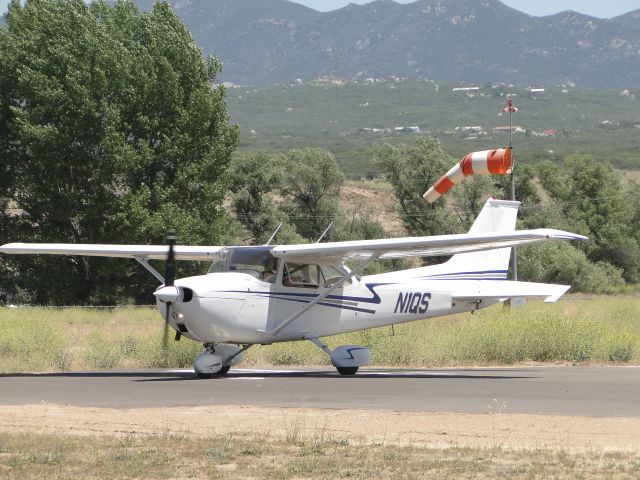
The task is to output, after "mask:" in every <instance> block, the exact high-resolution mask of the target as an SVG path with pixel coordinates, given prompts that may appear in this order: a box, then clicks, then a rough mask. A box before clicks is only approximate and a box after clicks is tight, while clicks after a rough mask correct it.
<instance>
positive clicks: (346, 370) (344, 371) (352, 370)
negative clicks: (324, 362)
mask: <svg viewBox="0 0 640 480" xmlns="http://www.w3.org/2000/svg"><path fill="white" fill-rule="evenodd" d="M358 368H359V367H336V370H338V373H339V374H340V375H355V374H356V372H357V371H358Z"/></svg>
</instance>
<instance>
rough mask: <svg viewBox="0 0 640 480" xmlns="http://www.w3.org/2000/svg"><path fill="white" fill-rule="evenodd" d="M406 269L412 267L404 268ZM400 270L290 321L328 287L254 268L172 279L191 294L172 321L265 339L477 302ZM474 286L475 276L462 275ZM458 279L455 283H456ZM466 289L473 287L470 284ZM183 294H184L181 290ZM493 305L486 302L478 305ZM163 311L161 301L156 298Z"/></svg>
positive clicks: (198, 333)
mask: <svg viewBox="0 0 640 480" xmlns="http://www.w3.org/2000/svg"><path fill="white" fill-rule="evenodd" d="M408 272H410V271H408ZM401 274H402V272H393V273H392V274H388V275H375V276H370V277H366V276H365V277H362V278H355V277H354V278H353V279H351V280H350V281H349V282H347V283H345V284H344V285H343V286H342V287H340V288H338V289H336V290H335V291H333V292H331V293H330V294H329V295H327V296H326V298H323V299H321V301H320V302H318V304H317V305H314V306H313V307H312V308H310V309H309V310H308V311H306V312H304V313H303V314H302V315H300V317H298V318H296V319H295V320H294V321H293V322H292V323H291V324H289V325H287V326H286V327H284V328H282V329H281V330H279V331H277V332H274V331H273V330H274V329H276V328H277V327H278V325H279V324H281V323H282V322H283V321H285V320H286V319H287V318H290V317H291V316H292V315H295V314H296V313H297V312H298V311H300V310H301V309H302V308H303V307H304V306H305V305H306V304H308V303H309V302H311V301H313V300H314V299H316V298H317V297H318V296H321V295H323V294H324V293H326V291H327V290H328V289H329V288H330V284H328V283H327V284H315V285H306V286H291V285H286V284H284V283H283V282H282V281H281V279H282V271H280V272H279V273H278V275H277V278H276V279H275V281H274V282H273V283H271V282H269V281H265V280H264V279H261V278H259V277H258V276H257V275H256V274H255V273H254V272H238V271H226V272H215V273H209V274H207V275H202V276H196V277H189V278H184V279H180V280H178V281H176V286H178V287H179V288H180V289H181V290H182V291H187V292H189V293H188V294H187V295H186V297H188V301H184V300H183V299H182V298H181V299H180V300H178V301H177V302H176V304H175V305H173V306H172V312H171V315H170V323H171V325H172V326H173V327H174V328H176V329H177V330H181V331H182V332H183V335H185V336H186V337H188V338H191V339H193V340H196V341H201V342H213V343H222V342H224V343H239V344H249V343H250V344H270V343H274V342H282V341H289V340H299V339H303V338H305V336H306V335H309V334H311V335H313V336H316V337H322V336H327V335H335V334H339V333H345V332H350V331H354V330H362V329H367V328H374V327H380V326H384V325H390V324H398V323H404V322H411V321H415V320H420V319H427V318H433V317H439V316H443V315H449V314H453V313H460V312H466V311H471V310H475V309H477V308H479V304H478V302H475V301H457V302H456V301H453V300H452V293H451V282H450V281H448V280H423V279H419V278H413V277H410V276H408V277H406V278H405V279H404V280H403V278H404V277H403V275H401ZM462 282H465V283H471V284H475V283H477V282H478V280H462ZM458 284H459V282H458ZM466 287H467V288H471V289H473V286H472V285H467V286H466ZM183 297H184V295H183ZM493 303H496V302H495V301H492V302H485V303H484V304H483V305H481V306H482V307H485V306H489V305H490V304H493ZM158 307H159V308H160V310H161V312H162V314H163V315H164V313H165V308H166V306H165V304H163V303H162V302H160V301H159V302H158Z"/></svg>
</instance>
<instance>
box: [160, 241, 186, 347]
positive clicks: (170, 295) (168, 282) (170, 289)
mask: <svg viewBox="0 0 640 480" xmlns="http://www.w3.org/2000/svg"><path fill="white" fill-rule="evenodd" d="M176 238H177V237H176V232H175V231H173V230H169V232H167V245H169V253H168V254H167V268H166V271H165V275H164V286H163V287H162V288H160V289H158V290H156V292H155V293H154V295H155V296H156V298H158V299H159V300H160V301H162V302H164V303H165V304H166V305H167V309H166V311H165V317H164V335H163V336H162V349H163V350H164V351H165V352H167V349H168V339H169V315H171V305H173V304H174V303H176V301H177V300H178V297H179V295H180V291H179V290H178V288H177V287H176V286H175V285H174V281H175V279H176V269H175V260H176V254H175V251H174V246H175V244H176Z"/></svg>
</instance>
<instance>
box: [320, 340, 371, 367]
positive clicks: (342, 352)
mask: <svg viewBox="0 0 640 480" xmlns="http://www.w3.org/2000/svg"><path fill="white" fill-rule="evenodd" d="M330 358H331V363H333V366H334V367H336V368H350V367H361V366H363V365H368V364H369V363H371V350H369V349H368V348H367V347H361V346H359V345H343V346H341V347H338V348H336V349H335V350H333V351H332V352H331V355H330Z"/></svg>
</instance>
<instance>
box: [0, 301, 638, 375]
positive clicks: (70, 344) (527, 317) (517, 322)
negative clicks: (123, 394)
mask: <svg viewBox="0 0 640 480" xmlns="http://www.w3.org/2000/svg"><path fill="white" fill-rule="evenodd" d="M162 332H163V320H162V318H161V316H160V315H159V314H158V312H157V311H155V310H154V309H150V308H121V309H120V308H118V309H114V310H112V311H103V310H93V309H80V308H69V309H46V308H17V309H16V308H4V309H0V372H19V371H21V372H25V371H64V370H85V369H109V368H159V367H176V368H177V367H191V365H192V362H193V359H194V357H195V356H196V355H197V354H198V353H200V352H201V351H202V346H201V345H200V344H198V343H196V342H192V341H189V340H183V341H181V342H174V341H173V340H172V339H171V340H170V342H169V348H168V350H167V351H166V352H165V351H163V349H162V335H163V333H162ZM326 341H327V343H328V344H329V345H330V346H331V347H336V346H339V345H346V344H359V345H365V346H368V347H370V348H371V349H372V352H373V365H374V366H376V365H377V366H400V367H411V366H422V367H427V366H456V365H510V364H514V363H518V362H528V361H533V362H570V363H589V362H597V363H605V362H613V363H640V299H638V298H631V297H607V296H599V297H594V298H593V299H584V298H581V297H568V298H567V299H566V300H563V301H560V302H558V303H556V304H553V305H546V304H542V303H540V302H530V303H529V304H528V306H526V307H525V308H518V309H507V308H503V307H502V306H494V307H491V308H489V309H486V310H481V311H479V312H477V313H476V314H474V315H471V314H462V315H455V316H451V317H443V318H439V319H434V320H425V321H419V322H412V323H407V324H403V325H396V326H395V327H393V328H391V327H383V328H378V329H372V330H364V331H360V332H353V333H350V334H344V335H337V336H334V337H329V338H327V339H326ZM244 364H245V365H250V366H287V365H329V359H328V357H327V356H326V355H325V354H324V353H323V352H321V351H320V350H319V349H318V348H317V347H316V346H314V345H313V344H311V342H293V343H284V344H276V345H271V346H255V347H253V348H252V349H250V350H249V351H248V352H247V353H246V355H245V362H244Z"/></svg>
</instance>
